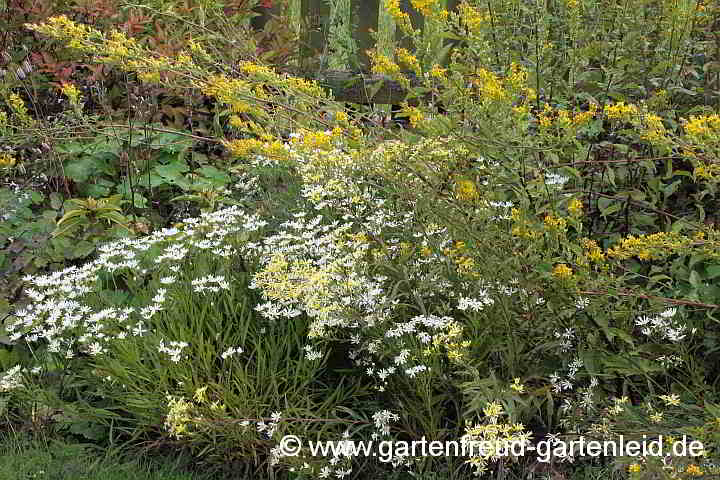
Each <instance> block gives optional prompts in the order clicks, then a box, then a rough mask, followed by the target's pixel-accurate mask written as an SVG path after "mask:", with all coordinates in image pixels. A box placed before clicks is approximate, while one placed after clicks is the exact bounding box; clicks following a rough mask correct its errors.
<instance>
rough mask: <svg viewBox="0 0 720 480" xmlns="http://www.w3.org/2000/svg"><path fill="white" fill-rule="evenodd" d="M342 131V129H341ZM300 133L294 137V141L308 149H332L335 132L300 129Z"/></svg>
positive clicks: (294, 143) (295, 143)
mask: <svg viewBox="0 0 720 480" xmlns="http://www.w3.org/2000/svg"><path fill="white" fill-rule="evenodd" d="M341 132H342V130H341ZM299 133H300V135H298V136H296V137H293V139H292V143H293V145H296V146H298V147H302V148H305V149H307V150H330V149H332V146H333V145H332V140H333V137H334V136H335V135H336V133H334V132H321V131H312V130H305V129H301V130H299Z"/></svg>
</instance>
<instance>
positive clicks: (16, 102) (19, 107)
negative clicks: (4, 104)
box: [8, 93, 30, 118]
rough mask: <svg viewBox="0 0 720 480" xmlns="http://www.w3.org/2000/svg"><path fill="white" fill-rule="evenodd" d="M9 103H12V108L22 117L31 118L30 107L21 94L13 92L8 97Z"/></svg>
mask: <svg viewBox="0 0 720 480" xmlns="http://www.w3.org/2000/svg"><path fill="white" fill-rule="evenodd" d="M8 104H9V105H10V108H11V109H12V111H13V112H14V113H15V115H17V116H18V117H20V118H29V117H30V115H29V113H28V109H27V107H26V106H25V102H24V101H23V99H22V98H20V95H18V94H16V93H11V94H10V98H8Z"/></svg>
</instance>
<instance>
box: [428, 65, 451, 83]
mask: <svg viewBox="0 0 720 480" xmlns="http://www.w3.org/2000/svg"><path fill="white" fill-rule="evenodd" d="M430 76H431V77H432V78H438V79H440V80H445V79H446V78H447V68H442V67H441V66H440V65H438V64H435V65H433V66H432V68H431V69H430Z"/></svg>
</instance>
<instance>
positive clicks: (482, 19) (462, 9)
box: [458, 1, 490, 36]
mask: <svg viewBox="0 0 720 480" xmlns="http://www.w3.org/2000/svg"><path fill="white" fill-rule="evenodd" d="M458 13H459V14H460V18H461V20H462V22H463V23H464V24H465V26H466V27H467V29H468V32H469V33H470V35H472V36H474V35H479V34H480V33H481V32H482V29H483V27H485V26H486V25H487V24H488V22H489V21H490V15H489V14H488V13H487V12H484V11H480V10H479V9H477V8H475V7H473V6H472V5H470V4H469V3H468V2H467V1H463V2H462V3H461V4H460V5H459V6H458Z"/></svg>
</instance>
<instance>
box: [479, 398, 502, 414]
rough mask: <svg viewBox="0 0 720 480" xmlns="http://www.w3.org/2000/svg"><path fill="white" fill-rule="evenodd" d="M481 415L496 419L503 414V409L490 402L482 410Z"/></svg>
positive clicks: (498, 404) (496, 403)
mask: <svg viewBox="0 0 720 480" xmlns="http://www.w3.org/2000/svg"><path fill="white" fill-rule="evenodd" d="M483 413H484V414H485V416H487V417H498V416H500V415H502V414H503V407H502V405H500V403H498V402H490V403H488V404H487V406H486V407H485V408H483Z"/></svg>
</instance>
